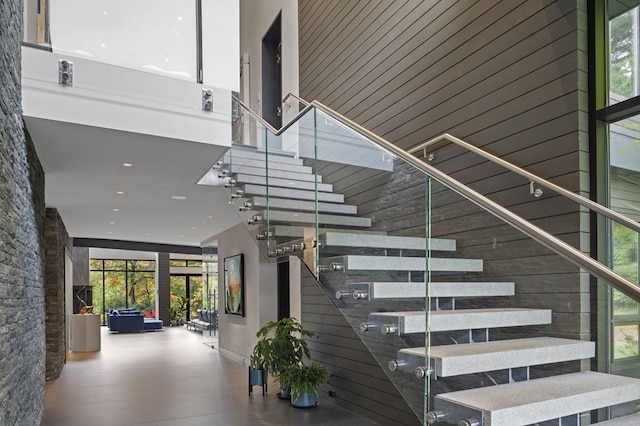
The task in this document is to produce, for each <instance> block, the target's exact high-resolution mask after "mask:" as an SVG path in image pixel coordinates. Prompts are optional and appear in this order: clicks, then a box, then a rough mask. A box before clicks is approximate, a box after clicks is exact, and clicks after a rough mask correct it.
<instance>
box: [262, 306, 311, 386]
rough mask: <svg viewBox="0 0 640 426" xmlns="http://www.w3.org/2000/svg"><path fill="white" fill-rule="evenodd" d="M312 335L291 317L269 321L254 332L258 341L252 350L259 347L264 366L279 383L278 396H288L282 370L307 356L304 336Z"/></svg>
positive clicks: (307, 351)
mask: <svg viewBox="0 0 640 426" xmlns="http://www.w3.org/2000/svg"><path fill="white" fill-rule="evenodd" d="M312 336H313V333H312V332H311V331H308V330H305V329H303V328H302V325H301V324H300V322H299V321H298V320H297V319H296V318H293V317H285V318H282V319H280V320H278V321H269V322H268V323H266V324H265V325H264V326H263V327H262V328H261V329H260V330H258V332H257V333H256V337H258V342H257V343H256V346H255V347H254V352H255V351H256V348H259V352H260V353H261V354H262V355H263V357H264V358H263V363H264V366H266V368H267V369H268V370H269V371H270V372H271V375H272V376H273V378H274V379H275V380H276V381H277V382H278V383H279V384H280V388H281V392H280V397H282V398H288V385H287V383H286V380H285V379H284V378H283V375H282V374H283V372H284V371H285V369H287V368H288V367H290V366H291V365H300V364H301V363H302V361H303V359H304V358H309V356H310V352H309V347H308V345H307V342H306V341H305V340H304V337H312Z"/></svg>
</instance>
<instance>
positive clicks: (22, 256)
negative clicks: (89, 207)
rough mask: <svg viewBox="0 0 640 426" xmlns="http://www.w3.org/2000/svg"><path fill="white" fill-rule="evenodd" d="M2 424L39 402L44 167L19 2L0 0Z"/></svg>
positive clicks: (26, 421)
mask: <svg viewBox="0 0 640 426" xmlns="http://www.w3.org/2000/svg"><path fill="white" fill-rule="evenodd" d="M0 10H2V13H0V52H2V54H0V78H1V81H2V83H0V424H2V425H5V424H6V425H37V424H39V423H40V419H41V417H42V413H43V410H44V369H45V362H44V360H45V339H44V333H45V331H44V329H45V324H44V293H43V282H44V269H43V264H42V254H43V252H42V245H41V239H42V236H43V228H42V225H43V223H44V175H43V173H42V168H41V166H40V164H39V162H38V160H37V156H36V155H35V150H34V148H33V146H32V145H31V142H30V141H29V140H28V139H27V137H26V135H25V132H24V131H23V123H22V116H21V114H22V110H21V103H22V99H21V87H20V75H21V65H20V60H21V51H20V43H21V36H22V2H21V1H17V0H0Z"/></svg>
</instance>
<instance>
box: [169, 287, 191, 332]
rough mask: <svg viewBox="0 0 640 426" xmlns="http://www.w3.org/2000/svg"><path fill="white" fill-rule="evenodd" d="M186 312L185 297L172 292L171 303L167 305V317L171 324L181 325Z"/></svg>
mask: <svg viewBox="0 0 640 426" xmlns="http://www.w3.org/2000/svg"><path fill="white" fill-rule="evenodd" d="M186 313H187V298H186V297H184V296H176V295H174V294H172V295H171V304H170V305H169V319H171V325H173V326H176V325H183V324H184V319H185V316H186Z"/></svg>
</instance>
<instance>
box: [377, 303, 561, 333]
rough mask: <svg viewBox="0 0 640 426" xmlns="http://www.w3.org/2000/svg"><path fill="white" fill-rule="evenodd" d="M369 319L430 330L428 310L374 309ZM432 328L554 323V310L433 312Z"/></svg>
mask: <svg viewBox="0 0 640 426" xmlns="http://www.w3.org/2000/svg"><path fill="white" fill-rule="evenodd" d="M369 321H372V322H382V323H385V324H388V323H390V324H396V323H397V325H398V330H399V333H400V334H410V333H424V332H426V325H427V313H426V312H425V311H406V312H372V313H370V314H369ZM428 321H429V331H431V332H438V331H452V330H469V329H483V328H498V327H517V326H522V325H540V324H550V323H551V310H550V309H529V308H495V309H457V310H450V311H430V313H429V320H428Z"/></svg>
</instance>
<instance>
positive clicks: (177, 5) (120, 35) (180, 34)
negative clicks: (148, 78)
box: [25, 0, 198, 81]
mask: <svg viewBox="0 0 640 426" xmlns="http://www.w3.org/2000/svg"><path fill="white" fill-rule="evenodd" d="M196 20H197V15H196V7H195V3H194V2H193V1H188V0H178V1H175V0H160V1H151V0H141V1H136V2H133V3H132V2H127V1H124V0H112V1H109V2H85V1H78V0H56V1H49V2H25V41H26V42H28V43H32V44H39V45H46V46H50V47H51V49H52V51H53V52H55V53H61V54H67V55H71V56H74V57H81V58H86V59H90V60H93V61H97V62H103V63H107V64H113V65H118V66H121V67H125V68H131V69H137V70H141V71H145V72H150V73H154V74H160V75H164V76H168V77H172V78H177V79H183V80H188V81H196V80H197V78H198V75H197V70H196V53H197V52H196V50H197V38H196V28H197V25H196Z"/></svg>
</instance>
